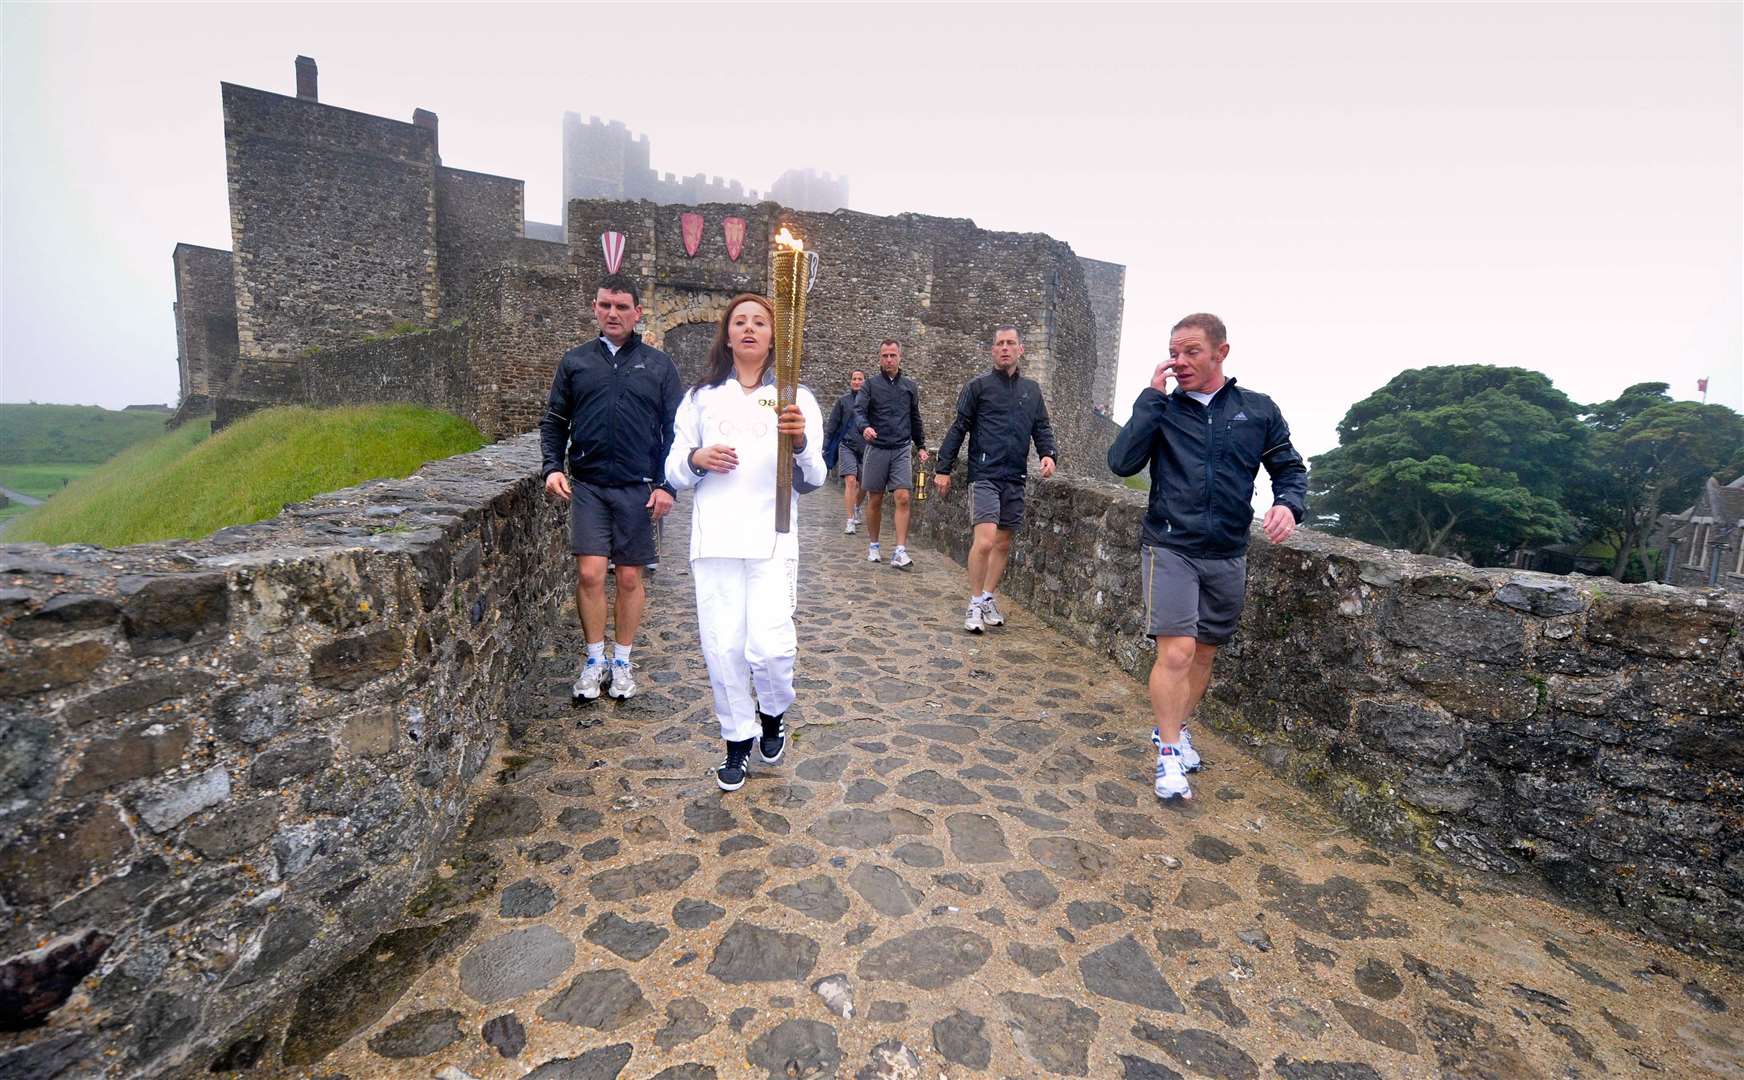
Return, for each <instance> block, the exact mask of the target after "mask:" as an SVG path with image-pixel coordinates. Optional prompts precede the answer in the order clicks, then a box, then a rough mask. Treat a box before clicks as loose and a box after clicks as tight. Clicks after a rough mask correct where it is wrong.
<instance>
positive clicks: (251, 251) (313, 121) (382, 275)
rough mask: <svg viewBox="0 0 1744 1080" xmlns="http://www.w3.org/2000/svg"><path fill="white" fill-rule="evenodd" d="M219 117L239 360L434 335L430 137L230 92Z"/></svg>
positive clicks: (288, 100) (415, 129)
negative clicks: (397, 332) (418, 330)
mask: <svg viewBox="0 0 1744 1080" xmlns="http://www.w3.org/2000/svg"><path fill="white" fill-rule="evenodd" d="M223 105H224V148H225V157H226V160H227V173H228V177H229V186H230V231H231V238H232V245H231V246H232V250H233V251H234V252H235V255H236V316H237V334H238V339H239V342H240V346H241V352H242V355H243V356H244V357H245V358H253V357H268V358H273V357H276V358H291V357H294V356H296V355H297V354H299V353H301V352H302V351H303V350H304V349H307V348H309V347H310V346H323V347H325V346H331V345H342V344H346V343H348V342H351V341H355V340H357V339H358V338H359V337H361V336H362V335H363V334H365V333H367V332H371V331H374V332H381V331H385V330H388V329H390V328H391V327H392V326H393V325H394V324H395V323H400V322H411V323H414V324H417V325H421V326H423V325H431V324H433V323H434V322H435V321H436V319H437V317H438V314H439V312H440V306H441V296H440V290H439V287H438V281H437V274H436V268H437V260H436V254H437V251H436V168H437V157H436V131H435V129H434V128H431V127H423V126H419V125H416V124H407V123H401V122H399V121H396V120H388V119H384V118H382V117H379V116H368V115H365V114H363V113H358V112H352V111H351V110H349V109H340V108H335V107H333V106H330V105H322V104H320V103H318V102H314V101H302V100H299V99H297V98H293V97H285V96H284V95H281V94H272V93H268V92H266V91H264V90H251V89H249V88H247V87H243V86H235V85H232V84H230V83H225V84H223ZM518 231H519V223H518V222H517V223H516V227H515V229H514V230H512V232H518ZM511 234H512V233H511Z"/></svg>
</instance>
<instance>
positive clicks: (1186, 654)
mask: <svg viewBox="0 0 1744 1080" xmlns="http://www.w3.org/2000/svg"><path fill="white" fill-rule="evenodd" d="M1228 355H1229V340H1228V333H1227V331H1225V330H1224V327H1223V321H1222V320H1221V319H1219V318H1218V317H1217V316H1215V315H1205V314H1199V315H1189V316H1187V317H1186V318H1184V319H1182V320H1181V321H1180V322H1178V323H1176V324H1175V327H1174V329H1173V331H1172V332H1171V334H1170V337H1169V359H1168V360H1166V361H1164V362H1162V363H1160V364H1158V365H1157V369H1156V371H1155V373H1153V374H1152V376H1151V385H1150V388H1149V389H1147V390H1145V391H1143V392H1142V393H1140V394H1139V396H1138V401H1136V402H1134V403H1133V407H1132V417H1131V419H1129V420H1127V422H1126V426H1125V427H1123V428H1121V429H1120V435H1119V436H1118V437H1116V438H1115V440H1114V445H1113V446H1112V447H1110V448H1109V450H1108V467H1109V468H1110V469H1112V470H1114V473H1115V475H1117V476H1131V475H1133V474H1134V473H1136V472H1138V471H1139V470H1140V469H1142V468H1145V467H1146V466H1147V465H1148V466H1149V467H1150V480H1151V493H1150V507H1149V509H1148V511H1147V512H1146V514H1145V520H1144V530H1143V536H1142V538H1141V541H1142V546H1141V547H1140V565H1139V572H1140V575H1141V582H1140V586H1141V588H1142V589H1143V590H1144V597H1145V633H1147V634H1149V635H1150V636H1151V637H1152V638H1154V639H1156V643H1157V658H1156V662H1155V663H1154V664H1153V665H1152V666H1151V677H1150V693H1151V708H1152V710H1153V711H1154V712H1155V713H1156V720H1157V726H1156V728H1155V729H1154V730H1152V732H1151V742H1152V743H1153V744H1154V745H1155V746H1156V748H1157V772H1156V793H1157V796H1158V797H1159V798H1163V799H1173V798H1183V799H1191V798H1192V797H1193V789H1192V787H1191V786H1190V785H1189V784H1188V782H1187V777H1186V774H1187V773H1189V772H1193V771H1195V770H1197V769H1198V768H1199V755H1198V753H1197V752H1195V751H1194V749H1193V743H1192V740H1191V738H1190V737H1189V736H1188V734H1187V729H1186V727H1185V724H1186V720H1187V716H1188V714H1190V713H1191V712H1192V711H1193V709H1194V708H1195V707H1196V706H1197V705H1198V704H1199V700H1200V698H1202V697H1204V696H1205V686H1206V684H1207V683H1209V682H1210V681H1211V662H1212V660H1213V659H1214V658H1215V657H1216V656H1217V648H1218V646H1220V645H1222V644H1223V643H1224V642H1226V641H1228V640H1229V639H1230V638H1231V637H1232V636H1234V634H1235V627H1236V622H1237V621H1238V620H1239V619H1240V618H1241V608H1242V602H1243V600H1244V596H1245V593H1246V589H1247V545H1248V533H1249V531H1250V529H1251V528H1252V525H1253V505H1252V501H1253V489H1254V477H1255V476H1256V475H1257V474H1258V473H1259V470H1260V466H1262V465H1263V466H1265V469H1266V472H1267V473H1268V474H1269V475H1270V476H1271V480H1272V507H1271V509H1269V510H1267V511H1266V516H1265V520H1264V522H1263V523H1262V525H1261V527H1262V529H1263V530H1264V532H1265V534H1266V539H1268V540H1270V541H1271V542H1272V543H1274V544H1281V543H1283V542H1284V541H1285V540H1286V539H1288V538H1289V536H1290V534H1291V533H1293V532H1295V531H1296V525H1297V523H1298V522H1300V521H1301V520H1302V516H1303V514H1304V513H1305V512H1306V511H1305V509H1304V496H1305V495H1306V494H1307V491H1308V469H1307V467H1306V466H1305V465H1303V464H1302V456H1301V455H1300V454H1298V453H1296V451H1295V449H1294V448H1293V447H1292V446H1291V445H1290V427H1289V425H1288V424H1286V423H1284V417H1283V414H1282V413H1280V412H1279V411H1278V407H1277V406H1276V405H1274V404H1273V403H1272V399H1271V398H1269V397H1266V396H1265V395H1264V394H1259V393H1255V392H1254V391H1252V390H1247V389H1243V388H1241V387H1238V386H1236V385H1235V380H1234V379H1226V378H1224V376H1223V361H1224V358H1225V357H1227V356H1228ZM1170 376H1173V377H1174V379H1175V382H1176V388H1175V392H1174V393H1173V394H1169V393H1167V391H1168V381H1169V378H1170Z"/></svg>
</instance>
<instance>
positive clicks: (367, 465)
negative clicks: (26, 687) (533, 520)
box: [6, 405, 484, 547]
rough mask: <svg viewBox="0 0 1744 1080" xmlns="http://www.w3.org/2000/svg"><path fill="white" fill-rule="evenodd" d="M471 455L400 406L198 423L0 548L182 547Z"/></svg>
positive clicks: (58, 502) (434, 415)
mask: <svg viewBox="0 0 1744 1080" xmlns="http://www.w3.org/2000/svg"><path fill="white" fill-rule="evenodd" d="M482 445H484V439H483V438H482V437H481V436H480V435H479V433H478V430H477V429H476V428H474V427H473V426H472V425H471V424H468V423H467V422H466V421H464V420H461V419H460V418H458V417H455V416H450V415H449V414H447V413H442V412H436V411H434V410H431V409H424V408H419V407H417V406H412V405H379V406H367V407H357V408H343V409H304V408H287V409H269V410H266V411H264V412H259V413H256V414H254V415H252V416H249V417H247V418H245V419H243V420H239V421H237V422H236V423H235V424H233V425H231V426H230V427H228V428H226V429H225V430H223V431H221V432H219V433H218V434H217V435H212V434H211V424H210V422H209V421H198V422H193V423H188V424H184V425H183V426H182V427H180V428H178V429H177V430H175V431H172V432H169V433H167V434H164V435H160V436H159V437H158V438H155V439H152V440H150V441H149V442H145V443H142V444H140V445H138V446H135V447H133V448H132V449H130V450H127V451H125V452H123V453H122V454H120V455H118V456H117V457H116V458H115V459H114V460H113V461H110V462H108V463H107V464H105V465H103V466H102V467H101V468H98V469H96V470H94V471H93V472H91V473H90V474H89V475H87V476H85V477H83V478H81V479H79V480H76V481H74V482H73V483H72V484H71V485H69V486H68V487H67V489H66V490H65V491H63V492H61V493H60V494H58V495H56V496H55V497H54V498H53V499H50V500H49V501H48V502H46V503H44V504H43V505H42V506H40V507H37V508H36V509H35V510H32V511H30V512H29V513H27V514H25V515H22V516H20V517H19V518H18V519H17V520H16V521H14V522H12V523H11V525H10V527H9V528H8V529H7V530H6V539H7V540H9V541H14V542H16V541H22V540H39V541H42V542H44V543H49V544H70V543H81V544H95V545H97V546H100V547H120V546H121V545H124V544H141V543H146V542H148V541H152V540H181V539H192V538H195V537H200V536H205V535H207V534H208V533H211V532H212V531H213V530H215V529H221V528H224V527H225V526H228V525H241V524H245V523H248V522H252V521H262V520H264V519H266V518H270V517H272V516H274V515H275V514H277V513H278V512H279V511H280V510H282V509H284V506H285V504H286V503H293V502H300V501H302V500H303V499H307V498H309V497H310V496H313V495H318V494H320V493H321V492H324V491H334V490H337V489H339V488H344V487H350V486H352V485H353V484H360V483H362V482H364V481H365V480H375V479H380V478H383V477H390V476H393V477H399V476H408V475H410V474H411V473H413V472H415V471H417V469H418V468H419V466H421V465H423V464H424V463H425V462H427V461H433V460H436V459H439V458H445V457H451V456H453V455H455V454H462V453H465V452H467V451H469V450H476V449H478V448H479V447H480V446H482Z"/></svg>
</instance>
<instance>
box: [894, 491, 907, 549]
mask: <svg viewBox="0 0 1744 1080" xmlns="http://www.w3.org/2000/svg"><path fill="white" fill-rule="evenodd" d="M895 516H896V546H897V547H899V548H905V547H907V546H908V489H907V488H897V489H896V515H895Z"/></svg>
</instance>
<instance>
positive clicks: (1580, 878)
mask: <svg viewBox="0 0 1744 1080" xmlns="http://www.w3.org/2000/svg"><path fill="white" fill-rule="evenodd" d="M1027 500H1028V501H1027V504H1026V505H1027V510H1026V514H1025V520H1024V525H1023V528H1022V529H1021V530H1020V532H1019V534H1018V536H1017V538H1016V541H1015V543H1014V546H1013V550H1012V556H1011V562H1010V565H1009V568H1008V569H1007V571H1006V576H1005V578H1004V580H1003V581H1002V582H1001V586H1000V588H1001V592H1002V593H1004V594H1008V595H1010V596H1012V597H1013V598H1014V599H1016V600H1017V601H1018V602H1020V603H1022V604H1023V605H1025V606H1026V607H1028V608H1029V609H1030V610H1032V611H1034V612H1036V613H1038V614H1039V615H1040V616H1041V617H1042V618H1043V619H1044V620H1045V621H1047V622H1048V623H1049V624H1050V625H1052V626H1054V627H1055V628H1057V629H1059V630H1061V631H1062V632H1064V633H1066V634H1068V635H1070V636H1073V637H1075V638H1077V639H1078V640H1081V641H1083V642H1084V643H1085V645H1086V647H1088V648H1091V649H1094V650H1096V651H1098V652H1100V653H1103V654H1106V655H1108V656H1110V657H1111V658H1113V659H1114V660H1115V662H1117V663H1118V664H1119V665H1120V666H1121V667H1123V668H1124V669H1125V670H1127V671H1128V672H1130V673H1131V674H1132V675H1134V676H1135V677H1138V678H1143V677H1145V676H1146V675H1147V673H1148V672H1149V669H1150V664H1151V659H1152V657H1153V656H1154V649H1153V648H1152V647H1151V644H1150V642H1149V640H1148V639H1146V638H1145V637H1144V636H1143V632H1142V626H1141V623H1140V620H1141V617H1142V613H1143V610H1144V604H1143V598H1142V597H1141V596H1140V595H1139V592H1138V586H1139V579H1138V575H1137V574H1136V573H1135V572H1134V568H1135V567H1136V566H1137V565H1138V535H1139V525H1140V522H1141V520H1142V518H1143V515H1144V509H1145V496H1144V495H1142V494H1140V493H1137V492H1133V491H1129V490H1126V489H1124V488H1122V487H1119V486H1117V485H1115V484H1113V483H1108V482H1102V481H1083V480H1079V479H1076V478H1073V479H1061V478H1056V479H1054V480H1051V481H1047V482H1042V481H1039V480H1037V479H1034V478H1033V477H1032V479H1031V480H1030V483H1029V489H1028V493H1027ZM967 510H968V507H967V503H966V500H965V499H964V497H963V496H962V495H961V494H959V493H958V492H955V491H953V493H952V495H951V496H950V497H948V498H943V499H940V498H934V499H929V500H928V501H927V502H926V503H925V504H923V508H922V510H921V512H920V513H919V514H917V517H916V520H917V530H918V531H919V532H920V533H921V534H922V535H924V536H926V537H927V538H929V539H930V540H931V541H932V542H933V543H934V544H935V545H936V546H937V547H939V548H941V549H942V550H945V551H947V552H949V553H950V554H951V556H952V557H953V558H955V559H957V560H958V561H959V562H961V561H963V560H964V558H965V557H966V555H967V551H968V541H969V524H968V517H967ZM1254 537H1255V538H1254V543H1253V546H1252V547H1251V548H1250V549H1249V552H1248V598H1247V606H1246V608H1245V610H1244V612H1243V615H1242V622H1241V630H1240V632H1239V633H1238V634H1237V636H1236V638H1235V640H1234V641H1233V642H1231V643H1230V644H1229V645H1228V646H1226V647H1225V648H1224V649H1223V650H1222V651H1221V652H1220V654H1219V656H1218V659H1217V666H1216V668H1215V669H1214V672H1213V678H1214V680H1215V681H1214V683H1213V686H1212V689H1211V691H1210V692H1209V694H1208V695H1207V699H1206V704H1205V706H1204V707H1202V709H1201V710H1200V712H1201V717H1202V720H1203V722H1204V723H1206V724H1208V725H1210V726H1211V727H1213V728H1215V729H1217V730H1219V731H1221V732H1223V733H1225V734H1227V735H1230V736H1232V737H1235V738H1239V739H1240V740H1242V741H1244V742H1245V743H1247V744H1248V745H1249V746H1250V747H1252V748H1254V749H1255V750H1256V751H1257V753H1258V755H1259V757H1260V758H1261V760H1263V761H1265V762H1267V763H1268V764H1269V765H1271V766H1272V767H1274V768H1276V769H1277V770H1278V771H1279V772H1280V773H1282V774H1283V775H1285V776H1286V777H1288V778H1289V779H1291V780H1292V781H1294V782H1295V783H1297V784H1299V785H1301V786H1302V787H1304V788H1307V789H1308V790H1310V791H1311V792H1313V793H1315V794H1316V795H1318V796H1320V797H1321V798H1322V799H1323V800H1325V801H1327V802H1329V803H1331V804H1332V805H1334V806H1336V807H1337V809H1338V810H1339V812H1340V813H1341V814H1342V816H1344V817H1345V818H1346V819H1347V820H1349V821H1350V822H1351V823H1352V824H1353V825H1354V826H1356V827H1357V828H1358V829H1359V830H1360V831H1361V832H1362V833H1363V834H1364V835H1366V836H1369V837H1372V838H1374V839H1377V840H1382V841H1387V842H1391V843H1394V844H1400V845H1406V846H1410V847H1413V848H1417V849H1420V850H1422V851H1424V852H1426V853H1439V854H1440V855H1442V856H1445V857H1446V858H1449V859H1452V860H1453V861H1455V862H1457V863H1460V864H1463V865H1465V866H1467V867H1470V868H1472V869H1473V870H1476V871H1479V872H1484V873H1490V874H1495V875H1499V876H1501V877H1503V878H1506V879H1508V880H1507V881H1506V887H1508V888H1526V889H1528V890H1533V891H1542V892H1546V893H1548V894H1550V895H1553V896H1555V897H1557V898H1559V899H1561V900H1563V901H1565V902H1570V903H1574V904H1577V905H1581V906H1584V907H1587V908H1590V909H1593V910H1596V911H1598V912H1600V913H1602V914H1603V915H1605V916H1606V917H1607V918H1610V919H1612V920H1614V921H1616V922H1618V923H1620V924H1622V925H1624V926H1626V927H1629V928H1631V929H1634V930H1637V931H1639V932H1641V933H1643V934H1646V935H1647V936H1649V937H1652V938H1655V939H1657V940H1660V941H1665V942H1667V943H1669V944H1672V945H1675V946H1677V947H1679V948H1684V949H1687V950H1689V951H1691V952H1694V953H1697V954H1699V955H1708V956H1714V957H1718V958H1722V959H1728V960H1731V961H1733V962H1736V961H1737V960H1738V959H1739V958H1740V957H1744V874H1741V873H1740V869H1741V866H1740V859H1739V857H1738V855H1737V852H1738V851H1739V850H1741V849H1744V817H1741V816H1740V814H1739V806H1740V805H1741V804H1744V689H1741V688H1744V659H1741V656H1740V633H1741V631H1744V600H1741V599H1740V598H1739V597H1738V596H1736V595H1732V594H1726V593H1723V592H1720V591H1717V590H1696V589H1681V588H1672V587H1669V586H1663V585H1620V584H1618V583H1617V582H1614V581H1611V580H1609V579H1587V578H1582V577H1580V576H1578V575H1577V576H1572V577H1568V578H1562V577H1552V576H1549V575H1543V574H1532V573H1521V572H1516V571H1509V570H1478V569H1473V568H1471V567H1469V566H1466V565H1464V564H1461V563H1456V562H1451V561H1448V560H1443V559H1433V558H1428V557H1424V556H1417V555H1411V554H1408V553H1403V552H1396V551H1386V550H1383V549H1380V548H1375V547H1371V546H1369V545H1366V544H1361V543H1357V542H1355V541H1350V540H1344V539H1339V538H1335V537H1330V536H1325V535H1322V534H1319V533H1314V532H1308V531H1304V532H1299V533H1298V534H1297V535H1296V537H1295V538H1293V539H1292V540H1291V541H1290V542H1289V543H1288V544H1287V545H1285V546H1283V547H1276V546H1274V545H1271V544H1269V543H1267V542H1266V541H1265V540H1264V538H1263V537H1262V536H1260V534H1259V533H1258V531H1257V530H1256V531H1255V534H1254ZM1183 896H1184V897H1185V894H1183ZM1182 902H1183V903H1185V902H1186V900H1185V899H1183V901H1182ZM1194 902H1195V903H1198V902H1199V901H1198V898H1195V900H1194Z"/></svg>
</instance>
